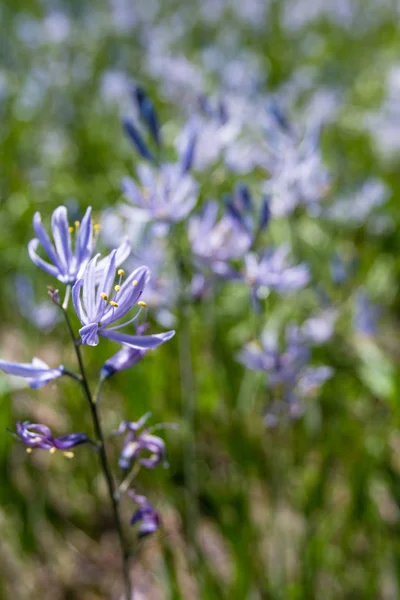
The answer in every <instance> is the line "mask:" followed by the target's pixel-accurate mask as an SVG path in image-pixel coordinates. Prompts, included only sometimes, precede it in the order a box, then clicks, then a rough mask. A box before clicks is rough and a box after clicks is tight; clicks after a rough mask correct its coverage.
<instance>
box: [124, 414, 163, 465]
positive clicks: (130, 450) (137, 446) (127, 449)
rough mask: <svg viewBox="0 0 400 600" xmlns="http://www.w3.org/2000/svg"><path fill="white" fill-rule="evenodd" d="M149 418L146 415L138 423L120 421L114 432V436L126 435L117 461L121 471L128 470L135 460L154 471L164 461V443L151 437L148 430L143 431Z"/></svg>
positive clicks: (153, 436) (155, 437) (157, 438)
mask: <svg viewBox="0 0 400 600" xmlns="http://www.w3.org/2000/svg"><path fill="white" fill-rule="evenodd" d="M149 416H150V413H147V414H145V415H144V416H143V417H141V419H139V421H122V423H121V425H120V426H119V427H118V429H117V431H116V432H115V434H116V435H122V434H125V433H126V436H125V440H124V445H123V448H122V451H121V455H120V457H119V461H118V464H119V466H120V467H121V469H124V470H126V469H129V468H130V467H131V466H132V463H133V462H134V461H135V460H137V461H138V462H139V464H141V465H142V466H143V467H146V468H147V469H154V468H155V467H157V466H158V465H159V464H160V463H162V462H163V461H164V460H165V454H166V451H165V443H164V441H163V440H162V439H161V438H159V437H157V436H155V435H152V434H151V433H150V432H149V431H148V429H143V425H144V424H145V422H146V421H147V419H148V418H149ZM143 454H144V456H143ZM148 454H149V455H148ZM146 455H147V456H146Z"/></svg>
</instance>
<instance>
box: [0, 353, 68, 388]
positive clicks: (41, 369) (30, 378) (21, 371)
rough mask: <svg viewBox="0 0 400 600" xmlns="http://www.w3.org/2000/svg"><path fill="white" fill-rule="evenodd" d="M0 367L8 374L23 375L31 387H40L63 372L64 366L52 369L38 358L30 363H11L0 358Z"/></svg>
mask: <svg viewBox="0 0 400 600" xmlns="http://www.w3.org/2000/svg"><path fill="white" fill-rule="evenodd" d="M0 369H1V370H2V371H4V372H5V373H7V374H8V375H15V376H16V377H23V378H24V379H26V381H27V383H28V384H29V386H30V387H31V388H33V389H37V388H40V387H42V386H44V385H46V384H47V383H49V382H50V381H53V379H57V378H58V377H61V375H63V374H64V367H62V366H60V367H57V368H56V369H52V368H51V367H49V366H48V365H47V364H46V363H45V362H43V361H42V360H40V359H39V358H33V359H32V362H31V363H12V362H8V361H6V360H0Z"/></svg>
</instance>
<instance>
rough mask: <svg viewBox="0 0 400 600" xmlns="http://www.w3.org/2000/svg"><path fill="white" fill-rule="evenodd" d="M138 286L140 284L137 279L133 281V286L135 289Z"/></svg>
mask: <svg viewBox="0 0 400 600" xmlns="http://www.w3.org/2000/svg"><path fill="white" fill-rule="evenodd" d="M137 284H138V282H137V281H136V279H134V280H133V281H132V285H133V287H135V285H137Z"/></svg>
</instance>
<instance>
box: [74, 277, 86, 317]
mask: <svg viewBox="0 0 400 600" xmlns="http://www.w3.org/2000/svg"><path fill="white" fill-rule="evenodd" d="M82 285H83V279H78V281H77V282H76V283H75V285H74V287H73V288H72V303H73V305H74V308H75V311H76V314H77V315H78V319H79V320H80V322H81V323H82V325H87V324H88V321H89V319H88V317H87V314H86V312H85V311H84V309H83V306H82V302H81V287H82Z"/></svg>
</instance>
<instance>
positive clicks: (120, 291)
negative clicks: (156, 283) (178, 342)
mask: <svg viewBox="0 0 400 600" xmlns="http://www.w3.org/2000/svg"><path fill="white" fill-rule="evenodd" d="M98 256H99V255H97V256H95V257H94V258H93V259H92V260H91V261H90V263H89V265H88V267H87V269H86V271H85V275H84V277H83V278H82V279H78V281H77V282H76V283H75V285H74V287H73V289H72V300H73V303H74V307H75V310H76V313H77V315H78V318H79V320H80V321H81V323H82V325H83V327H82V328H81V329H80V330H79V333H80V336H81V340H82V343H83V344H88V345H89V346H97V344H98V343H99V337H98V336H99V335H101V336H103V337H106V338H108V339H110V340H113V341H115V342H118V343H120V344H123V345H125V346H130V347H131V348H138V349H144V350H148V349H150V348H156V347H157V346H159V345H160V344H162V343H163V342H166V341H167V340H169V339H171V337H172V336H173V335H174V334H175V332H174V331H167V332H165V333H159V334H155V335H142V336H139V335H136V336H135V335H129V334H126V333H119V331H118V330H119V329H121V328H123V327H125V326H126V325H129V324H130V323H133V322H134V321H135V320H136V319H137V317H138V315H139V314H140V311H141V309H142V308H143V307H145V306H146V304H145V303H144V302H143V301H141V300H140V297H141V295H142V293H143V289H144V286H145V284H146V281H147V280H148V276H149V272H148V269H147V267H139V268H138V269H136V270H135V271H134V272H133V273H131V275H129V276H128V277H127V278H126V280H125V281H124V282H123V283H122V278H123V276H124V271H123V270H122V269H120V270H119V271H118V275H119V280H118V283H117V284H116V285H115V279H116V250H113V251H112V252H111V254H110V255H109V256H108V257H107V258H106V259H105V260H104V261H103V269H102V276H101V278H97V276H96V274H97V259H98ZM81 292H82V293H81ZM135 305H137V306H139V307H140V309H139V311H138V312H137V313H136V314H135V315H134V317H132V318H131V319H129V321H127V322H126V323H122V324H120V325H115V326H114V327H110V325H111V324H112V323H114V322H115V321H119V319H121V318H122V317H123V316H125V315H126V314H127V313H128V312H129V311H130V310H131V309H132V308H133V307H134V306H135Z"/></svg>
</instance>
